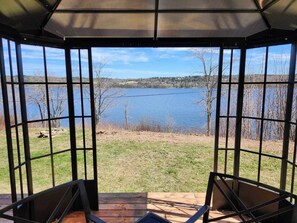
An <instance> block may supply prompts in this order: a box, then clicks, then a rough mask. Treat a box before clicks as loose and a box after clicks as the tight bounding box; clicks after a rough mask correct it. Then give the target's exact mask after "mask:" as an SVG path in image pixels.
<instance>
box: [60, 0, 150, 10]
mask: <svg viewBox="0 0 297 223" xmlns="http://www.w3.org/2000/svg"><path fill="white" fill-rule="evenodd" d="M154 8H155V0H141V1H140V0H83V1H82V0H72V1H69V0H68V1H62V2H61V3H60V5H59V7H58V9H63V10H88V9H90V10H94V9H95V10H96V9H105V10H108V9H154Z"/></svg>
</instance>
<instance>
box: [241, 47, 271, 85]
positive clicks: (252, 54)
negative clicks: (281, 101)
mask: <svg viewBox="0 0 297 223" xmlns="http://www.w3.org/2000/svg"><path fill="white" fill-rule="evenodd" d="M265 60H266V48H265V47H262V48H254V49H248V50H247V51H246V63H245V82H258V81H259V82H263V81H264V73H265Z"/></svg>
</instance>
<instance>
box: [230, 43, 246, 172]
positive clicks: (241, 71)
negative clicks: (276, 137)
mask: <svg viewBox="0 0 297 223" xmlns="http://www.w3.org/2000/svg"><path fill="white" fill-rule="evenodd" d="M240 51H241V53H240V68H239V78H238V95H237V109H236V129H235V153H234V170H233V174H234V176H236V177H239V165H240V146H241V125H242V106H243V89H244V73H245V59H246V48H245V47H242V48H241V50H240Z"/></svg>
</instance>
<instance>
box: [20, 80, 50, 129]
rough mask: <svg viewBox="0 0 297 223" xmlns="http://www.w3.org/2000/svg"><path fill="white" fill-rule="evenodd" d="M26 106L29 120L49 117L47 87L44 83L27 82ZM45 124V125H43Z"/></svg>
mask: <svg viewBox="0 0 297 223" xmlns="http://www.w3.org/2000/svg"><path fill="white" fill-rule="evenodd" d="M25 94H26V106H27V116H28V117H27V119H28V120H42V119H46V118H48V110H47V96H46V87H45V85H43V84H26V85H25ZM42 126H45V125H42Z"/></svg>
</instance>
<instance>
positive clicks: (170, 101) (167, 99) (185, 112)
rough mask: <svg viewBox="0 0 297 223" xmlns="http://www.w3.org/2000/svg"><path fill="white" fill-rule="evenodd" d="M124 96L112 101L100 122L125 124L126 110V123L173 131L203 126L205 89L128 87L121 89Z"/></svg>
mask: <svg viewBox="0 0 297 223" xmlns="http://www.w3.org/2000/svg"><path fill="white" fill-rule="evenodd" d="M120 90H121V91H122V93H123V96H122V97H120V98H117V99H115V101H114V106H113V107H111V108H110V109H109V110H108V111H106V113H105V115H104V116H103V118H102V119H103V121H105V122H111V123H117V124H124V123H125V107H126V108H127V114H128V115H127V117H128V124H130V125H135V124H137V123H139V122H145V123H154V124H159V125H161V126H167V127H170V128H173V129H175V130H182V131H185V130H200V129H203V128H204V127H205V125H206V114H205V112H204V111H205V108H204V106H203V102H201V103H200V104H198V103H197V102H198V101H200V100H201V99H202V98H203V97H204V89H201V88H200V89H197V88H195V89H193V88H189V89H186V88H174V89H171V88H169V89H167V88H166V89H164V88H161V89H160V88H136V89H134V88H130V89H120Z"/></svg>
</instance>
